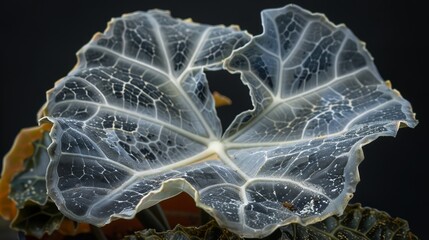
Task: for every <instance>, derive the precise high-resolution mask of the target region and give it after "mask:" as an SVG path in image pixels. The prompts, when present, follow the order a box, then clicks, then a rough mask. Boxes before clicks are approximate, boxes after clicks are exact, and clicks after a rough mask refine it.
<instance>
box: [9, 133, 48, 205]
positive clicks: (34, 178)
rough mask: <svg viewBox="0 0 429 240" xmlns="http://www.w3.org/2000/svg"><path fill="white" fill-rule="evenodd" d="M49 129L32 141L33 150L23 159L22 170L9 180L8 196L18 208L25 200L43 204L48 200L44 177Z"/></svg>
mask: <svg viewBox="0 0 429 240" xmlns="http://www.w3.org/2000/svg"><path fill="white" fill-rule="evenodd" d="M49 130H50V127H49V128H47V129H46V131H45V132H44V133H43V135H42V136H41V138H40V139H37V140H36V141H34V142H33V147H34V151H33V154H32V155H31V157H29V158H27V159H26V160H25V161H24V165H25V169H24V171H22V172H20V173H18V174H17V175H16V176H15V177H14V178H13V179H12V181H11V189H10V194H9V197H10V198H11V199H12V200H14V201H15V203H16V206H17V207H18V208H23V207H24V204H25V202H27V201H32V202H34V203H37V204H39V205H45V204H46V202H47V201H48V194H47V192H46V179H45V177H46V168H47V167H48V163H49V156H48V151H47V147H48V146H49V144H51V138H50V137H49V132H48V131H49Z"/></svg>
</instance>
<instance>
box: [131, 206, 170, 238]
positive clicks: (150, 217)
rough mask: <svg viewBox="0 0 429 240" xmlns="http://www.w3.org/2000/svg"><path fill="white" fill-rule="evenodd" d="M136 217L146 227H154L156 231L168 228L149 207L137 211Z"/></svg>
mask: <svg viewBox="0 0 429 240" xmlns="http://www.w3.org/2000/svg"><path fill="white" fill-rule="evenodd" d="M136 217H137V219H138V220H139V221H140V222H141V223H142V224H143V225H144V226H145V227H146V228H151V229H155V230H156V231H157V232H163V231H166V230H168V229H167V228H166V227H165V226H164V225H163V224H162V223H161V221H160V220H159V219H158V218H157V217H156V215H155V214H154V213H153V212H152V211H151V210H150V209H149V208H147V209H143V210H142V211H140V212H139V213H137V215H136Z"/></svg>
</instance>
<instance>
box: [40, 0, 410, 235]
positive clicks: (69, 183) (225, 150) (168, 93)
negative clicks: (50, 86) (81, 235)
mask: <svg viewBox="0 0 429 240" xmlns="http://www.w3.org/2000/svg"><path fill="white" fill-rule="evenodd" d="M262 21H263V26H264V32H263V33H262V34H261V35H259V36H256V37H254V38H251V37H250V36H248V34H246V33H245V32H242V31H240V30H239V29H238V28H236V27H223V26H209V25H199V24H195V23H190V22H189V21H181V20H178V19H173V18H171V17H170V15H169V14H168V13H167V12H162V11H158V10H153V11H149V12H137V13H133V14H128V15H124V16H123V17H121V18H117V19H114V20H113V21H112V22H111V23H110V24H109V27H108V29H107V30H106V31H105V32H104V33H103V34H96V35H95V36H94V38H93V39H92V41H91V42H90V43H88V44H87V45H86V46H84V47H83V48H82V49H81V50H80V51H79V53H78V58H79V62H78V65H77V67H76V68H74V69H73V70H72V71H71V72H70V73H69V74H68V75H67V76H66V77H65V78H63V79H62V80H61V81H59V82H58V83H57V84H56V86H55V88H54V90H53V91H51V92H50V94H49V96H48V104H47V106H46V109H45V114H46V118H47V119H48V120H49V121H51V122H52V123H54V127H53V129H52V131H51V137H52V140H53V143H52V144H51V145H50V147H49V154H50V157H51V160H52V161H51V163H50V164H49V166H48V172H47V186H48V194H49V196H50V197H51V198H52V199H53V200H54V201H55V203H56V204H57V206H58V207H59V209H60V210H61V211H62V212H63V213H64V214H65V215H66V216H67V217H69V218H71V219H74V220H76V221H79V222H88V223H91V224H94V225H98V226H102V225H104V224H107V223H109V222H110V221H111V220H114V219H116V218H132V217H133V216H134V215H135V214H136V212H138V211H139V210H141V209H144V208H147V207H150V206H152V205H154V204H156V203H158V202H159V201H162V200H164V199H166V198H170V197H172V196H174V195H177V194H178V193H180V192H182V191H185V192H187V193H188V194H190V195H191V196H192V197H193V198H194V199H195V201H196V204H197V206H199V207H201V208H202V209H204V210H205V211H207V212H208V213H209V214H211V215H212V216H213V217H214V218H215V219H216V220H217V221H218V223H219V224H220V225H221V226H223V227H227V228H228V229H229V230H230V231H232V232H234V233H236V234H238V235H240V236H245V237H263V236H267V235H268V234H270V233H271V232H273V231H274V230H275V229H276V228H277V227H279V226H283V225H286V224H289V223H302V224H310V223H314V222H317V221H320V220H322V219H324V218H326V217H329V216H331V215H333V214H339V213H341V212H342V211H343V209H344V208H345V206H346V204H347V202H348V200H349V199H350V197H351V195H352V193H353V192H354V191H355V187H356V184H357V182H358V181H359V176H358V171H357V166H358V164H359V163H360V161H361V160H362V159H363V155H362V150H361V146H362V145H364V144H367V143H369V142H370V141H372V140H374V139H375V138H377V137H378V136H393V135H395V134H396V131H397V129H398V126H399V124H400V123H406V124H407V125H408V126H411V127H414V126H415V124H416V123H417V122H416V120H415V119H414V115H413V113H412V110H411V106H410V104H409V103H408V102H407V101H406V100H404V99H403V98H402V97H401V96H400V95H399V93H398V92H396V91H393V90H391V89H390V88H389V87H388V86H387V85H386V84H385V83H384V82H383V81H382V78H381V77H380V75H379V74H378V72H377V69H376V68H375V66H374V64H373V62H372V59H371V57H370V55H369V54H368V52H367V51H366V50H365V49H364V48H363V45H362V43H360V42H359V40H358V39H357V38H356V37H355V36H354V35H353V33H352V32H350V31H349V30H348V29H347V28H345V27H344V26H334V25H333V24H331V23H330V22H328V20H327V19H326V18H325V17H324V16H322V15H319V14H311V13H309V12H308V11H306V10H303V9H301V8H299V7H297V6H294V5H289V6H286V7H284V8H281V9H273V10H265V11H263V12H262ZM222 67H224V68H225V69H227V70H229V71H231V72H237V73H240V74H241V76H242V81H243V82H244V83H245V84H246V85H247V86H248V87H249V88H250V94H251V98H252V102H253V105H254V109H253V110H250V111H246V112H244V113H242V114H240V115H238V116H237V117H236V119H235V120H234V121H233V123H232V124H231V125H230V126H229V128H228V129H227V131H226V132H225V133H223V134H222V128H221V124H220V121H219V119H218V117H217V115H216V111H215V106H214V100H213V97H212V96H211V94H210V91H209V88H208V83H207V79H206V77H205V74H204V72H203V70H205V69H208V70H218V69H221V68H222Z"/></svg>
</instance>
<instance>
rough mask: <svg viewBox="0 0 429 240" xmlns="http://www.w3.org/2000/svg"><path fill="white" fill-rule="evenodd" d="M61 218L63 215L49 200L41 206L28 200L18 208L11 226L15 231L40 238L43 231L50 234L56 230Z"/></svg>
mask: <svg viewBox="0 0 429 240" xmlns="http://www.w3.org/2000/svg"><path fill="white" fill-rule="evenodd" d="M63 218H64V215H63V214H62V213H61V212H60V211H58V209H57V206H56V205H55V204H54V203H53V202H51V201H49V202H47V203H46V204H45V205H42V206H41V205H39V204H37V203H30V202H29V203H27V204H26V205H25V208H24V209H20V210H19V212H18V215H17V216H16V218H15V219H14V220H13V221H12V224H11V226H12V228H13V229H15V230H17V231H23V232H25V233H26V234H27V235H31V236H35V237H37V238H41V237H42V236H43V235H44V234H45V233H48V234H52V233H53V232H54V231H55V230H57V229H58V228H59V227H60V225H61V222H62V221H63Z"/></svg>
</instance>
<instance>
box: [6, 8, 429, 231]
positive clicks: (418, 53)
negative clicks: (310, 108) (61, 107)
mask: <svg viewBox="0 0 429 240" xmlns="http://www.w3.org/2000/svg"><path fill="white" fill-rule="evenodd" d="M5 2H6V1H2V2H1V3H0V4H1V8H0V9H1V18H2V21H1V25H0V41H1V45H0V51H1V55H0V57H1V65H0V67H1V72H0V73H1V75H0V78H1V82H0V84H1V87H0V88H1V125H0V126H1V127H0V131H1V132H0V133H1V144H0V148H1V151H0V155H4V154H5V153H6V152H7V151H8V149H9V148H10V146H11V145H12V142H13V139H14V137H15V135H16V134H17V133H18V131H19V130H20V129H21V128H22V127H28V126H33V125H35V124H36V117H35V115H36V112H37V110H38V109H39V107H40V106H41V105H42V104H43V103H44V101H45V91H46V90H47V89H50V88H51V87H52V86H53V83H54V81H56V80H57V79H59V78H61V77H63V76H64V75H66V74H67V72H68V71H69V70H70V69H71V68H72V67H73V66H74V64H75V62H76V58H75V52H76V51H77V50H78V49H79V48H80V47H81V46H83V45H84V44H85V43H86V42H87V41H89V39H90V38H91V36H92V35H93V34H94V33H95V32H97V31H103V30H104V28H105V26H106V22H107V21H108V20H110V18H111V17H118V16H120V15H121V14H122V13H128V12H133V11H137V10H148V9H152V8H160V9H169V10H171V12H172V14H173V16H175V17H180V18H188V17H192V18H193V19H194V21H197V22H203V23H209V24H221V23H223V24H226V25H229V24H239V25H240V26H241V27H242V29H247V30H248V31H249V32H250V33H252V34H254V35H256V34H259V33H260V32H261V23H260V17H259V12H260V11H261V10H262V9H264V8H273V7H281V6H284V5H285V4H287V3H291V2H293V3H296V4H298V5H301V6H302V7H304V8H307V9H309V10H311V11H313V12H323V13H325V14H326V15H327V16H328V17H329V19H330V20H331V21H333V22H334V23H337V24H338V23H345V24H346V25H347V26H348V27H349V28H351V29H352V30H353V32H354V33H355V34H356V35H357V36H358V37H359V38H360V39H362V40H363V41H365V42H366V43H367V48H368V50H369V51H370V52H371V54H372V56H373V57H374V58H375V63H376V65H377V66H378V69H379V71H380V73H381V75H382V76H383V77H384V78H385V79H390V80H392V82H393V86H394V87H395V88H397V89H399V90H400V91H401V93H402V95H403V96H404V97H405V98H406V99H408V100H409V101H410V102H411V103H412V104H413V107H414V110H415V112H416V113H417V118H418V119H419V120H420V124H419V125H418V126H417V128H416V129H401V130H400V131H399V133H398V136H397V138H381V139H378V140H377V141H375V142H373V143H372V144H370V145H368V146H366V147H365V148H364V151H365V156H366V157H365V161H364V162H363V163H362V164H361V165H360V173H361V178H362V180H361V182H360V184H359V185H358V188H357V192H356V194H355V197H354V198H353V199H352V202H361V203H362V204H363V205H365V206H371V207H375V208H378V209H381V210H384V211H386V212H389V213H390V214H391V215H392V216H395V217H396V216H397V217H401V218H404V219H408V220H409V223H410V225H411V228H412V230H414V232H415V233H416V234H417V235H419V236H420V237H421V238H422V239H425V237H429V234H427V233H426V232H425V231H424V227H425V226H424V224H425V222H427V221H423V220H420V219H427V214H428V213H429V211H428V210H427V208H428V206H427V205H425V203H428V200H427V199H426V198H425V197H424V196H423V195H424V194H425V191H427V190H429V188H428V187H427V183H429V182H428V180H427V176H428V174H427V172H428V169H427V164H426V161H427V160H428V159H427V157H426V156H427V155H428V154H427V149H425V147H426V144H425V142H424V140H423V139H424V136H425V135H427V133H428V128H427V124H426V123H427V121H428V120H429V119H428V116H427V106H426V107H424V106H425V105H424V104H427V100H425V98H424V94H425V92H426V91H427V90H425V89H424V87H423V86H422V83H423V81H427V75H426V74H427V70H428V68H427V67H426V66H425V65H426V64H427V63H428V54H427V53H428V51H427V42H428V39H427V38H425V37H423V36H422V34H423V32H425V31H427V30H428V27H427V26H425V23H429V21H428V16H427V15H428V14H427V13H426V14H425V13H424V7H422V6H418V5H413V4H412V3H411V1H408V2H407V3H401V4H399V3H393V2H385V3H382V2H380V1H379V2H374V1H369V0H368V1H362V0H360V1H342V0H338V1H320V0H313V1H291V2H289V1H267V0H265V1H253V2H251V1H243V2H241V3H240V2H235V1H232V0H229V1H221V0H217V1H211V2H206V1H195V2H191V1H161V0H160V1H145V0H140V1H76V0H73V1H71V0H68V1H55V2H54V1H52V2H50V3H49V2H48V1H25V2H23V1H21V2H16V3H13V4H11V3H5ZM208 77H209V79H211V80H210V83H211V89H212V90H219V91H220V92H221V93H223V94H225V95H227V96H229V97H231V98H232V100H233V101H234V104H233V105H232V106H230V107H224V108H221V109H219V110H218V112H219V115H220V116H221V118H222V121H223V125H225V126H227V125H228V123H229V122H230V121H231V120H232V119H233V117H234V116H235V114H237V113H238V112H240V111H242V110H246V109H248V108H250V107H251V105H250V102H249V100H248V95H247V94H248V90H247V89H246V88H245V87H242V85H241V83H240V82H239V80H238V76H237V75H235V76H231V75H228V74H226V73H222V72H221V73H211V74H209V76H208Z"/></svg>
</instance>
